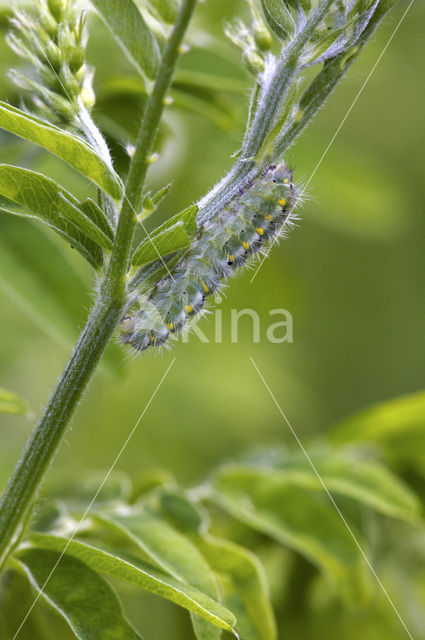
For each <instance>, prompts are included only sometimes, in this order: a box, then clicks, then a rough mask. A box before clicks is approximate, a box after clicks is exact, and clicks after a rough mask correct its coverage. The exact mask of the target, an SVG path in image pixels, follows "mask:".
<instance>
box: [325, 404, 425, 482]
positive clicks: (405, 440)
mask: <svg viewBox="0 0 425 640" xmlns="http://www.w3.org/2000/svg"><path fill="white" fill-rule="evenodd" d="M331 440H332V441H333V442H335V443H338V444H341V443H349V442H368V443H376V444H379V445H380V446H381V447H383V448H384V450H385V451H386V453H387V455H388V456H389V458H390V459H391V460H393V461H394V462H395V463H398V464H402V465H404V464H406V465H412V466H413V467H414V468H415V469H417V471H419V473H423V470H424V462H425V453H424V442H425V393H423V392H419V393H413V394H410V395H406V396H401V397H400V398H395V399H392V400H389V401H388V402H383V403H381V404H378V405H376V406H374V407H371V408H369V409H366V410H364V411H361V412H360V413H358V414H355V415H354V416H351V417H349V418H347V419H345V420H343V421H342V422H340V423H338V424H336V425H335V426H334V427H333V428H332V431H331Z"/></svg>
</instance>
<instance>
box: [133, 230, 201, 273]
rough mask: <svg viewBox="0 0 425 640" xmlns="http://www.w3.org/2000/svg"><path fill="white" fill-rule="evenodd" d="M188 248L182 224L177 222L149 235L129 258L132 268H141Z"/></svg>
mask: <svg viewBox="0 0 425 640" xmlns="http://www.w3.org/2000/svg"><path fill="white" fill-rule="evenodd" d="M189 246H190V237H189V236H188V234H187V232H186V229H185V226H184V224H183V222H181V221H180V222H177V223H176V224H174V225H173V226H171V227H168V229H164V231H162V232H160V233H153V234H150V236H149V237H148V238H145V239H144V240H143V241H142V242H141V243H140V244H139V246H138V247H137V248H136V249H135V251H134V253H133V256H132V258H131V264H132V265H133V266H134V267H141V266H142V265H145V264H148V263H149V262H153V261H154V260H157V259H158V258H159V257H161V258H162V257H164V256H168V255H170V254H172V253H175V252H176V251H181V250H183V249H187V247H189Z"/></svg>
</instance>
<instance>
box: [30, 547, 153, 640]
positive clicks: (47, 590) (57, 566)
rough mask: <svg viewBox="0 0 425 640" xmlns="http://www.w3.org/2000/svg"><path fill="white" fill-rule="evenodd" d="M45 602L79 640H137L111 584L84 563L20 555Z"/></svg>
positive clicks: (54, 555) (35, 552)
mask: <svg viewBox="0 0 425 640" xmlns="http://www.w3.org/2000/svg"><path fill="white" fill-rule="evenodd" d="M17 556H18V559H19V562H20V563H21V564H22V566H23V567H24V569H25V571H26V573H27V575H28V577H29V579H30V581H31V583H32V584H33V586H34V587H35V588H36V589H37V590H38V591H39V592H40V594H41V595H40V597H41V599H42V601H45V603H46V604H48V605H49V606H50V607H52V608H53V609H54V611H56V613H58V614H59V615H60V616H62V617H63V618H64V620H65V621H66V622H67V624H68V625H69V626H70V627H71V629H72V631H73V632H74V633H75V635H76V637H77V638H78V639H79V640H112V638H114V639H115V638H116V639H117V640H137V638H139V639H140V638H141V636H140V635H139V634H138V633H136V631H135V630H134V629H133V627H131V626H130V624H129V623H128V622H127V620H126V619H125V618H124V616H123V613H122V610H121V605H120V602H119V600H118V598H117V596H116V595H115V593H114V591H113V590H112V588H111V587H110V586H109V584H108V583H107V582H106V580H104V578H102V577H101V576H100V575H99V574H98V573H96V571H93V570H92V569H90V568H89V567H88V566H87V565H85V564H84V563H83V562H81V560H78V559H77V558H74V557H72V556H71V555H68V554H65V555H63V556H62V557H61V556H60V554H59V553H58V552H57V551H50V550H44V549H23V550H21V551H19V552H18V554H17Z"/></svg>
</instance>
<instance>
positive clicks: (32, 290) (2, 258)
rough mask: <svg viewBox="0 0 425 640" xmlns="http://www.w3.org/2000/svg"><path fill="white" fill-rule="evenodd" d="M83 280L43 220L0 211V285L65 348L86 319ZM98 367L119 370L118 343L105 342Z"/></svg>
mask: <svg viewBox="0 0 425 640" xmlns="http://www.w3.org/2000/svg"><path fill="white" fill-rule="evenodd" d="M13 204H14V203H11V205H13ZM16 207H18V208H19V206H18V205H16ZM1 210H2V209H1V197H0V211H1ZM3 211H4V210H3ZM67 240H68V241H69V238H67ZM87 242H88V243H91V240H88V239H87ZM74 246H76V247H77V245H74ZM94 246H95V247H97V248H98V249H99V251H100V248H99V247H98V245H94ZM34 247H36V250H34ZM82 253H83V252H82ZM83 255H84V254H83ZM100 255H102V254H100ZM84 271H85V269H84ZM87 285H88V283H87V280H86V278H84V277H82V269H81V266H80V265H79V264H78V258H77V257H76V256H74V255H73V252H72V251H71V250H70V249H69V248H68V247H66V246H63V243H62V240H59V239H58V238H57V237H56V236H54V235H53V234H51V233H50V232H49V230H48V229H47V227H46V226H44V225H40V224H34V221H33V220H29V221H25V222H24V221H23V220H19V219H18V218H16V217H15V218H12V217H11V216H7V215H3V216H0V289H1V290H2V291H3V292H4V294H5V295H6V297H7V298H8V299H9V300H10V301H11V303H12V304H13V305H14V306H16V307H17V309H19V311H21V312H23V313H25V314H26V315H27V316H28V317H29V319H30V320H31V321H32V322H33V323H34V324H35V325H37V326H38V327H39V328H40V329H41V330H42V331H43V332H44V333H45V334H46V335H47V336H48V337H49V339H51V340H52V339H53V340H55V341H56V342H57V343H58V344H59V345H61V347H65V348H66V349H71V348H72V347H73V346H74V344H75V342H76V340H77V339H78V334H79V330H80V329H81V327H83V326H84V322H85V320H86V315H87V308H88V307H89V305H90V291H89V290H88V286H87ZM100 370H101V371H102V372H103V373H106V372H107V373H108V374H112V375H118V374H120V373H121V372H122V370H123V361H122V351H121V350H120V348H119V345H117V344H114V343H110V344H109V346H108V348H107V350H106V352H105V355H104V357H103V359H102V361H101V363H100Z"/></svg>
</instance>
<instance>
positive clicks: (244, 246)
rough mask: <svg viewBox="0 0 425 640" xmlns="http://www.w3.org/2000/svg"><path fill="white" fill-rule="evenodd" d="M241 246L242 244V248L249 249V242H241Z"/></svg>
mask: <svg viewBox="0 0 425 640" xmlns="http://www.w3.org/2000/svg"><path fill="white" fill-rule="evenodd" d="M242 246H243V248H244V249H245V250H246V251H248V249H249V242H242Z"/></svg>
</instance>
